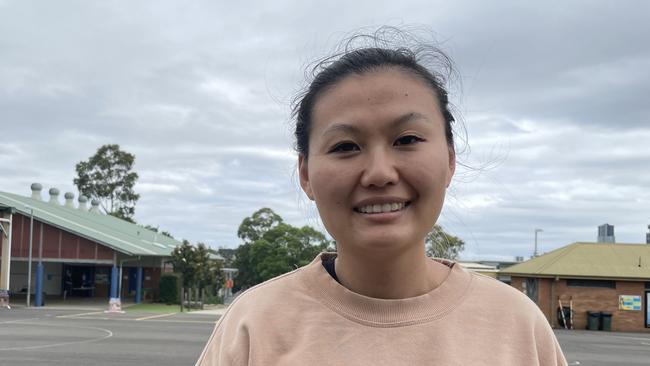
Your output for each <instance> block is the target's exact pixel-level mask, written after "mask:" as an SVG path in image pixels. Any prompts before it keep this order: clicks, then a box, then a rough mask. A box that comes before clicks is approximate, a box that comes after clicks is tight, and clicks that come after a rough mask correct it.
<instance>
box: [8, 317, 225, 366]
mask: <svg viewBox="0 0 650 366" xmlns="http://www.w3.org/2000/svg"><path fill="white" fill-rule="evenodd" d="M217 319H218V315H212V314H194V313H179V314H171V315H170V314H152V313H141V312H137V313H135V312H134V313H125V314H115V313H113V314H105V313H104V312H103V311H80V310H60V309H46V308H43V309H34V308H31V309H27V308H13V309H11V310H6V309H0V365H12V366H14V365H15V366H27V365H29V366H33V365H70V366H77V365H79V366H81V365H84V366H86V365H155V366H168V365H169V366H172V365H173V366H178V365H194V363H195V362H196V360H197V359H198V357H199V355H200V353H201V351H202V350H203V347H204V346H205V343H206V341H207V340H208V337H209V336H210V333H211V332H212V329H213V328H214V324H215V322H216V320H217Z"/></svg>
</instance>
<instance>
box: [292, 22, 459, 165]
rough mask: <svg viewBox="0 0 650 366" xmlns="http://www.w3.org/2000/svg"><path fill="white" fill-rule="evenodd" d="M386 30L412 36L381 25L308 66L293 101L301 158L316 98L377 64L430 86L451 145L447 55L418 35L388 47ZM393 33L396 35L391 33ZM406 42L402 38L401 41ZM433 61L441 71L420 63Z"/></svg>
mask: <svg viewBox="0 0 650 366" xmlns="http://www.w3.org/2000/svg"><path fill="white" fill-rule="evenodd" d="M387 33H389V35H391V36H392V38H399V41H401V42H403V41H405V40H408V41H411V42H413V40H414V37H412V36H411V35H410V34H406V33H405V32H404V31H402V30H399V29H396V28H392V27H382V28H380V29H379V30H377V31H376V32H375V33H374V34H373V35H356V36H353V37H351V38H349V39H348V40H347V42H345V43H344V47H343V50H342V51H340V52H338V53H336V54H335V55H334V56H330V57H327V58H325V59H323V60H320V61H318V62H317V63H316V64H315V66H313V67H312V69H311V72H312V75H313V79H312V81H311V82H310V83H309V85H308V87H307V88H306V89H305V90H304V91H303V92H302V93H301V94H299V95H298V96H297V97H296V98H295V99H294V103H293V108H292V116H293V118H295V120H296V130H295V138H296V146H295V148H296V150H297V152H298V153H299V154H302V155H303V156H304V157H305V158H307V157H308V155H309V133H310V129H311V122H312V121H311V120H312V111H313V109H314V105H315V104H316V102H317V101H318V98H319V97H320V96H321V95H322V94H323V93H324V92H325V91H327V90H328V89H329V88H331V87H333V86H334V85H336V84H337V83H338V82H340V81H341V80H343V79H344V78H345V77H347V76H350V75H353V74H356V75H362V74H365V73H368V72H371V71H376V70H378V69H381V68H392V67H394V68H399V69H401V70H403V71H406V72H408V73H411V74H413V75H415V76H416V77H418V78H420V79H421V80H422V81H423V82H424V83H425V84H426V85H427V86H429V87H430V88H431V90H432V91H433V92H434V95H435V96H436V99H437V101H438V105H439V108H440V111H441V112H442V116H443V118H444V121H445V137H446V139H447V144H448V146H449V148H451V149H453V148H454V134H453V131H452V123H453V122H454V121H455V119H454V116H453V115H452V114H451V112H450V105H449V98H448V96H447V90H446V89H445V87H444V84H445V83H446V82H447V79H448V76H450V75H452V74H453V73H454V68H453V65H452V62H451V59H450V58H449V57H448V56H447V55H446V54H445V53H444V52H442V51H441V50H439V49H438V48H435V47H432V46H427V44H426V43H423V42H422V41H420V40H419V39H415V46H412V47H404V45H400V46H399V47H396V48H391V47H389V46H388V45H387V41H386V39H385V38H384V37H385V35H386V34H387ZM395 35H397V36H398V37H395ZM359 40H363V41H366V40H371V41H372V42H373V43H374V45H373V46H372V47H360V48H359V47H351V46H352V45H353V44H354V43H355V42H356V41H359ZM404 43H406V42H404ZM431 61H434V63H435V64H436V65H437V66H439V67H440V68H441V69H442V70H443V71H446V72H445V73H443V72H439V71H430V70H429V69H428V68H427V67H425V66H423V64H425V63H427V62H431Z"/></svg>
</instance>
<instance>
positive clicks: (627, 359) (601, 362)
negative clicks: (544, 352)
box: [555, 330, 650, 366]
mask: <svg viewBox="0 0 650 366" xmlns="http://www.w3.org/2000/svg"><path fill="white" fill-rule="evenodd" d="M555 335H556V336H557V339H558V341H559V342H560V346H562V350H563V351H564V355H565V356H566V358H567V361H568V363H569V365H580V366H605V365H607V366H610V365H611V366H628V365H629V366H632V365H646V366H647V365H650V333H619V332H616V333H614V332H599V331H586V330H556V331H555Z"/></svg>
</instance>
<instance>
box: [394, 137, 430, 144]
mask: <svg viewBox="0 0 650 366" xmlns="http://www.w3.org/2000/svg"><path fill="white" fill-rule="evenodd" d="M422 141H424V139H422V138H419V137H417V136H413V135H408V136H402V137H400V138H398V139H397V140H396V141H395V144H394V145H395V146H401V145H411V144H415V143H418V142H422Z"/></svg>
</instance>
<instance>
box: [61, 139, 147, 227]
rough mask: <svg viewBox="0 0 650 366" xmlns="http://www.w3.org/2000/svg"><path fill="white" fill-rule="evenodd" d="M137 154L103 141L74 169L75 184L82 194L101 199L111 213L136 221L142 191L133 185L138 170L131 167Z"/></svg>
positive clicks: (105, 208)
mask: <svg viewBox="0 0 650 366" xmlns="http://www.w3.org/2000/svg"><path fill="white" fill-rule="evenodd" d="M134 161H135V155H133V154H130V153H128V152H125V151H122V150H120V146H119V145H104V146H102V147H100V148H99V149H97V152H96V153H95V155H93V156H91V157H90V158H89V159H88V160H87V161H80V162H79V163H78V164H77V165H76V167H75V169H76V171H77V177H76V178H74V181H73V182H74V185H75V186H77V189H78V190H79V192H81V194H83V195H85V196H87V197H90V198H95V199H98V200H99V202H100V206H101V208H102V209H103V210H104V212H106V213H107V214H109V215H112V216H115V217H119V218H121V219H124V220H127V221H130V222H134V221H133V215H134V214H135V204H136V202H137V201H138V199H139V198H140V195H139V194H137V193H135V191H134V190H133V187H134V186H135V183H136V182H137V180H138V174H137V173H135V172H133V171H132V168H133V163H134Z"/></svg>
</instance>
